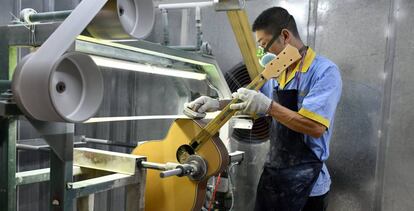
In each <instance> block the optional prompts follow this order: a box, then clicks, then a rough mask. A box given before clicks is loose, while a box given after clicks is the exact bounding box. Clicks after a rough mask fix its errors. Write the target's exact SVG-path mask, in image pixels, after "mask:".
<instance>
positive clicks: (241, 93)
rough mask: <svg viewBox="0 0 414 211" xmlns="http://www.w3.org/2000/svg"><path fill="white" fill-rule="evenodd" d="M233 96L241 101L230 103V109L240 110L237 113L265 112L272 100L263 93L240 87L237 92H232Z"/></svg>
mask: <svg viewBox="0 0 414 211" xmlns="http://www.w3.org/2000/svg"><path fill="white" fill-rule="evenodd" d="M232 95H233V97H234V98H237V99H240V100H242V101H243V102H241V103H235V104H232V105H230V109H233V110H240V112H239V113H238V114H262V115H263V114H266V113H267V112H268V110H269V108H270V105H271V103H272V100H271V99H270V98H268V97H266V96H265V95H264V94H262V93H260V92H257V91H254V90H250V89H246V88H240V89H238V90H237V92H235V93H233V94H232Z"/></svg>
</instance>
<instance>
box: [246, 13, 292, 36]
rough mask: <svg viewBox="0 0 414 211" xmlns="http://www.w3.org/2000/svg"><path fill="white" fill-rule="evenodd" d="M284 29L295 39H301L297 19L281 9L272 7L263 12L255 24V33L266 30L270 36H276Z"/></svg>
mask: <svg viewBox="0 0 414 211" xmlns="http://www.w3.org/2000/svg"><path fill="white" fill-rule="evenodd" d="M282 29H288V30H289V31H290V32H292V34H293V35H294V36H295V37H297V38H299V32H298V28H297V26H296V22H295V19H294V18H293V16H292V15H290V14H289V12H288V11H287V10H285V9H283V8H281V7H272V8H269V9H267V10H265V11H263V12H262V13H261V14H260V15H259V16H258V17H257V18H256V20H255V21H254V23H253V32H256V31H257V30H264V31H265V32H266V33H268V34H273V35H276V34H278V33H280V32H281V31H282Z"/></svg>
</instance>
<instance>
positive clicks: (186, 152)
mask: <svg viewBox="0 0 414 211" xmlns="http://www.w3.org/2000/svg"><path fill="white" fill-rule="evenodd" d="M194 153H195V152H194V149H193V148H192V147H191V146H190V145H181V146H180V147H179V148H178V149H177V154H176V156H177V161H178V162H179V163H184V162H185V161H186V160H187V159H188V157H190V155H194Z"/></svg>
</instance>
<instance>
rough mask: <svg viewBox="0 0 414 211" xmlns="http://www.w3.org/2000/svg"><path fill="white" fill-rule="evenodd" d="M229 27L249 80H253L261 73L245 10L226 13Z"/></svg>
mask: <svg viewBox="0 0 414 211" xmlns="http://www.w3.org/2000/svg"><path fill="white" fill-rule="evenodd" d="M227 16H228V18H229V21H230V24H231V27H232V29H233V32H234V35H235V36H236V40H237V43H238V45H239V48H240V51H241V54H242V56H243V61H244V63H245V64H246V67H247V71H248V72H249V75H250V78H251V79H253V78H255V77H256V76H257V75H258V74H259V73H261V72H262V71H263V68H262V67H261V66H260V64H259V60H258V58H257V56H256V44H255V39H254V38H253V33H252V31H251V27H250V23H249V20H248V18H247V13H246V11H245V10H230V11H227Z"/></svg>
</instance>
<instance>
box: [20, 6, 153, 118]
mask: <svg viewBox="0 0 414 211" xmlns="http://www.w3.org/2000/svg"><path fill="white" fill-rule="evenodd" d="M109 1H110V2H109V3H111V4H113V3H114V2H116V1H115V0H109ZM119 1H120V2H122V4H123V5H125V8H124V11H123V15H125V14H126V13H136V12H138V11H140V9H137V7H139V5H140V4H139V3H138V4H136V3H137V2H141V1H136V0H119ZM126 2H129V4H127V3H126ZM142 2H144V5H145V2H147V0H143V1H142ZM106 3H107V0H83V1H81V2H80V3H79V5H78V6H77V7H76V8H75V9H74V10H73V11H72V13H71V14H70V15H69V16H68V17H67V18H66V19H65V21H63V23H62V24H61V25H60V26H59V27H58V28H57V29H56V30H55V31H54V32H53V33H52V34H51V35H50V37H49V38H48V39H47V40H46V41H45V42H44V43H43V45H42V46H41V47H40V48H39V49H37V51H35V52H33V53H31V54H29V55H27V56H26V57H24V58H23V59H22V61H20V62H19V64H18V65H17V67H16V70H15V73H14V75H13V79H12V91H13V95H14V99H15V100H16V103H17V105H18V106H19V108H20V109H21V110H22V111H23V112H24V114H25V115H27V116H29V117H31V118H34V119H37V120H42V121H54V122H83V121H85V120H87V119H89V118H90V117H92V116H94V115H95V113H96V112H97V110H98V108H99V106H100V104H101V102H102V98H103V79H102V75H101V73H100V71H99V68H98V67H97V65H96V64H95V63H94V62H93V60H92V59H91V58H90V56H88V55H86V54H83V53H79V52H74V51H72V52H70V51H68V49H69V48H70V46H71V45H72V44H73V43H74V41H75V39H76V37H77V36H78V35H79V34H80V33H81V32H82V31H83V30H84V29H85V28H86V27H87V25H88V24H89V23H90V22H91V21H92V20H93V19H94V18H95V16H96V15H97V14H98V13H100V11H101V9H102V8H103V7H104V5H105V4H106ZM132 4H134V9H133V10H129V9H126V6H128V5H132ZM151 5H152V1H151ZM147 9H148V8H147ZM151 10H153V8H151ZM102 12H103V13H105V11H101V13H102ZM146 14H148V13H146ZM121 17H122V15H121ZM129 17H134V19H129V20H128V21H129V22H128V21H126V23H125V21H124V23H123V22H122V21H121V22H120V23H121V24H126V26H123V27H124V28H126V29H130V31H127V32H124V33H125V34H127V35H128V36H135V34H138V35H139V33H138V32H137V31H136V30H138V29H139V27H138V24H140V20H138V19H139V17H140V15H139V14H135V15H133V14H129ZM152 18H153V17H152ZM150 19H151V18H150ZM102 27H106V26H102ZM129 27H132V28H129ZM106 28H110V27H106ZM144 28H145V27H144ZM130 32H131V33H135V34H129V33H130ZM145 33H146V32H144V33H143V34H145Z"/></svg>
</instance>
